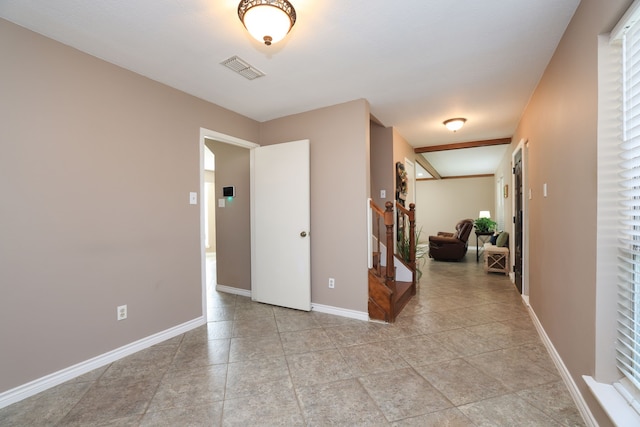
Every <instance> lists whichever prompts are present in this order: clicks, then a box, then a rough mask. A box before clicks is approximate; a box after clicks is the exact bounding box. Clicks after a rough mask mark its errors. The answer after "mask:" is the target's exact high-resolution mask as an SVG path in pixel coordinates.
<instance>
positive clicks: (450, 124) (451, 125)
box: [442, 117, 467, 132]
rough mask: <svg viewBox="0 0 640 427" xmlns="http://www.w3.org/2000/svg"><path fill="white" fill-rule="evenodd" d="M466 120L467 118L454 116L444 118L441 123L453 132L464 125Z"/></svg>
mask: <svg viewBox="0 0 640 427" xmlns="http://www.w3.org/2000/svg"><path fill="white" fill-rule="evenodd" d="M466 121H467V119H464V118H462V117H456V118H455V119H449V120H445V121H444V122H442V124H444V125H445V126H446V127H447V129H449V130H450V131H452V132H455V131H457V130H459V129H460V128H461V127H462V126H464V124H465V122H466Z"/></svg>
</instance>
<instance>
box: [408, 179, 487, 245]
mask: <svg viewBox="0 0 640 427" xmlns="http://www.w3.org/2000/svg"><path fill="white" fill-rule="evenodd" d="M494 188H495V185H494V180H493V177H479V178H455V179H440V180H435V179H430V180H420V181H418V182H417V183H416V190H417V191H416V206H417V208H416V228H417V229H418V230H420V229H422V232H421V233H420V241H421V242H428V241H429V236H433V235H436V234H437V233H438V231H448V232H453V231H455V226H456V224H457V223H458V221H460V220H461V219H465V218H471V219H476V218H478V214H479V212H480V211H481V210H491V211H492V212H491V214H492V215H493V214H494V213H493V210H492V209H493V206H494V203H495V190H494ZM420 207H423V208H421V209H418V208H420ZM473 236H475V235H473ZM469 245H472V246H474V245H475V237H470V238H469Z"/></svg>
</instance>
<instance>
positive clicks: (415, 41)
mask: <svg viewBox="0 0 640 427" xmlns="http://www.w3.org/2000/svg"><path fill="white" fill-rule="evenodd" d="M290 1H291V3H292V4H293V5H294V7H295V9H296V13H297V21H296V24H295V26H294V27H293V29H292V30H291V32H290V33H289V35H288V36H287V37H286V38H285V39H284V40H283V41H281V42H279V43H277V44H274V45H272V46H265V45H263V44H261V43H259V42H257V41H256V40H254V39H253V38H251V36H249V34H248V33H247V31H246V30H245V29H244V27H243V26H242V23H241V22H240V20H239V19H238V16H237V7H238V2H239V0H189V1H187V0H136V1H131V0H110V1H108V2H107V1H86V0H2V1H0V17H3V18H5V19H7V20H9V21H12V22H15V23H17V24H19V25H21V26H23V27H26V28H29V29H31V30H33V31H36V32H38V33H41V34H43V35H45V36H47V37H50V38H52V39H55V40H58V41H60V42H62V43H64V44H67V45H70V46H73V47H75V48H77V49H79V50H82V51H84V52H87V53H89V54H91V55H94V56H96V57H99V58H102V59H104V60H106V61H109V62H111V63H114V64H117V65H119V66H121V67H124V68H126V69H129V70H132V71H134V72H136V73H139V74H142V75H144V76H147V77H149V78H151V79H154V80H157V81H159V82H162V83H164V84H167V85H169V86H172V87H174V88H177V89H179V90H182V91H184V92H187V93H189V94H192V95H195V96H197V97H199V98H202V99H205V100H208V101H211V102H213V103H215V104H217V105H220V106H222V107H225V108H227V109H230V110H232V111H235V112H238V113H240V114H242V115H244V116H247V117H250V118H252V119H255V120H257V121H266V120H271V119H275V118H279V117H282V116H286V115H290V114H295V113H300V112H303V111H309V110H313V109H316V108H320V107H325V106H329V105H335V104H339V103H342V102H347V101H351V100H354V99H361V98H364V99H367V100H368V101H369V103H370V106H371V114H372V115H373V116H375V118H376V119H377V120H378V121H379V122H381V124H383V125H384V126H386V127H390V126H393V127H395V128H396V130H397V131H398V132H399V133H400V134H401V135H402V136H403V137H404V138H405V139H406V140H407V141H408V142H409V144H411V145H412V146H414V147H423V146H431V145H439V144H448V143H456V142H466V141H478V140H487V139H494V138H504V137H510V136H511V135H512V134H513V132H514V131H515V128H516V125H517V123H518V120H519V118H520V116H521V114H522V112H523V110H524V108H525V106H526V104H527V102H528V100H529V98H530V96H531V94H532V92H533V90H534V89H535V87H536V85H537V83H538V81H539V79H540V77H541V75H542V73H543V71H544V69H545V67H546V65H547V63H548V62H549V60H550V58H551V56H552V54H553V52H554V50H555V48H556V46H557V44H558V42H559V40H560V38H561V36H562V34H563V32H564V30H565V28H566V26H567V24H568V23H569V20H570V19H571V17H572V16H573V13H574V12H575V9H576V7H577V6H578V3H579V0H535V1H531V0H508V1H505V0H483V1H477V0H456V1H447V0H402V1H394V2H391V1H389V0H367V1H364V0H349V1H345V0H322V1H317V0H290ZM233 55H237V56H239V57H240V58H241V59H243V60H244V61H246V62H248V63H249V64H251V65H252V66H253V67H255V68H257V69H259V70H260V71H262V72H263V73H265V76H264V77H260V78H257V79H255V80H247V79H245V78H244V77H242V76H240V75H238V74H236V73H234V72H232V71H230V70H229V69H227V68H225V67H223V66H222V65H220V63H221V62H222V61H224V60H226V59H228V58H229V57H231V56H233ZM451 117H465V118H467V123H466V125H465V126H464V127H463V128H462V129H461V130H459V131H457V132H455V133H453V132H450V131H448V130H447V129H446V128H445V127H444V126H443V124H442V122H443V121H444V120H446V119H448V118H451ZM455 151H456V152H458V154H463V153H464V152H466V151H467V150H455ZM449 154H451V153H449ZM454 162H455V161H454ZM494 170H495V169H494Z"/></svg>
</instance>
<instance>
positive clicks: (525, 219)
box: [505, 138, 529, 302]
mask: <svg viewBox="0 0 640 427" xmlns="http://www.w3.org/2000/svg"><path fill="white" fill-rule="evenodd" d="M527 142H528V141H527V140H526V139H524V138H523V139H521V140H520V142H519V143H518V145H517V146H516V148H515V150H513V152H512V153H511V168H512V169H513V168H514V167H515V157H516V153H517V152H518V151H520V152H521V158H522V160H521V162H522V298H523V299H524V300H526V301H527V302H528V300H529V189H528V182H529V181H528V180H527V152H526V146H527ZM515 185H516V179H515V176H514V174H513V173H511V194H513V195H514V197H512V198H511V217H512V218H513V217H514V215H515V214H516V212H515V211H516V198H515V194H516V191H515V189H516V187H515ZM505 220H506V218H505ZM515 231H516V226H515V223H514V222H513V221H512V222H511V235H512V236H513V237H514V239H515V235H516V233H515ZM512 252H513V253H512V254H511V255H510V257H509V258H510V260H509V261H510V262H511V265H514V263H515V251H512ZM510 276H511V279H512V282H514V283H515V272H513V273H511V274H510Z"/></svg>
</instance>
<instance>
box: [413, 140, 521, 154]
mask: <svg viewBox="0 0 640 427" xmlns="http://www.w3.org/2000/svg"><path fill="white" fill-rule="evenodd" d="M505 144H511V138H499V139H486V140H484V141H469V142H458V143H456V144H444V145H432V146H429V147H416V148H414V150H413V152H414V153H431V152H434V151H448V150H460V149H463V148H476V147H490V146H492V145H505Z"/></svg>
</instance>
